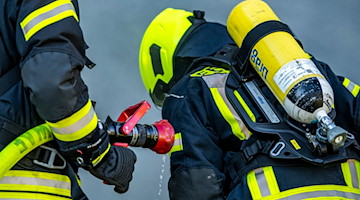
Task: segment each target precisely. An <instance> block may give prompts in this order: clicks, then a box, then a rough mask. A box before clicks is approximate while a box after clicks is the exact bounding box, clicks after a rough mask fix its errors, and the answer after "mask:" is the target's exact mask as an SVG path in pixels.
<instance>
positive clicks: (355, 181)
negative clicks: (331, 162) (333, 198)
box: [348, 161, 360, 188]
mask: <svg viewBox="0 0 360 200" xmlns="http://www.w3.org/2000/svg"><path fill="white" fill-rule="evenodd" d="M348 164H349V168H350V174H351V180H352V186H353V187H354V188H359V178H358V173H360V172H358V171H357V169H356V165H355V162H354V161H353V162H348Z"/></svg>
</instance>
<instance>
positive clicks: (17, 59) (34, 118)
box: [0, 0, 98, 199]
mask: <svg viewBox="0 0 360 200" xmlns="http://www.w3.org/2000/svg"><path fill="white" fill-rule="evenodd" d="M86 48H87V45H86V43H85V42H84V38H83V33H82V30H81V28H80V26H79V9H78V2H77V0H56V1H55V0H41V1H32V0H31V1H30V0H2V1H1V2H0V57H1V59H0V82H1V85H0V87H1V90H0V91H1V93H2V95H0V111H1V112H0V149H2V148H3V147H4V146H6V145H7V144H8V143H9V142H11V141H12V140H13V139H14V138H15V137H17V136H18V135H20V134H21V133H22V132H24V131H25V130H28V129H30V128H32V127H34V126H36V125H39V124H42V123H44V122H46V123H47V124H49V125H50V127H51V129H52V130H53V132H54V135H55V138H56V139H57V140H58V141H59V144H60V147H61V143H62V142H63V143H64V144H65V143H67V142H73V141H78V140H80V139H82V138H84V137H86V136H88V135H90V134H91V133H93V132H95V131H96V130H97V121H98V119H97V116H96V114H95V112H94V110H93V107H92V104H91V101H90V100H89V95H88V89H87V86H86V85H85V84H84V82H83V80H82V78H81V76H80V71H81V70H82V69H83V66H84V65H92V63H91V62H90V61H89V60H88V59H87V58H86V56H85V50H86ZM9 80H10V81H9ZM14 80H16V81H14ZM5 82H6V83H9V82H13V83H12V84H10V85H9V84H3V83H5ZM5 85H7V87H5ZM50 146H53V147H54V148H55V147H57V145H56V144H53V145H50ZM27 164H29V163H27ZM29 165H30V166H28V165H21V164H20V165H17V166H15V167H14V169H17V170H10V172H8V173H7V174H5V176H4V178H3V179H2V180H0V198H11V197H19V196H22V197H23V198H26V199H33V198H34V197H37V198H39V199H45V198H47V199H85V197H84V195H83V193H82V192H81V190H80V189H79V188H78V186H77V182H78V180H77V177H76V175H75V172H74V171H73V169H72V167H70V165H67V167H66V168H64V169H57V170H55V169H48V168H43V167H39V166H36V165H34V164H33V163H32V162H30V164H29ZM75 171H76V168H75ZM14 177H16V178H14ZM44 177H47V178H46V179H44ZM16 180H19V181H18V182H16ZM5 191H6V192H5Z"/></svg>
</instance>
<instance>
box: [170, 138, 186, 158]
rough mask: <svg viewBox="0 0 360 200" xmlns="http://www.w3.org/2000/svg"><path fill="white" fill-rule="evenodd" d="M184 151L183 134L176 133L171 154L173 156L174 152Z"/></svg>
mask: <svg viewBox="0 0 360 200" xmlns="http://www.w3.org/2000/svg"><path fill="white" fill-rule="evenodd" d="M182 150H183V144H182V137H181V133H175V136H174V144H173V146H172V148H171V150H170V152H169V154H170V155H171V154H172V153H173V152H176V151H182Z"/></svg>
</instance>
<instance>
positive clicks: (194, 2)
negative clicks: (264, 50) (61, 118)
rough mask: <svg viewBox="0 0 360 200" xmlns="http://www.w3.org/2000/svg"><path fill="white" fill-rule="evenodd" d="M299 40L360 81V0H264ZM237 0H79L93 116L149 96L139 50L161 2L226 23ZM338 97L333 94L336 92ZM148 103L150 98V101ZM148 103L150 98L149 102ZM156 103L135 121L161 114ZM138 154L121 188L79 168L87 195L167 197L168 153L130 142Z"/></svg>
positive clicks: (116, 111) (115, 112)
mask: <svg viewBox="0 0 360 200" xmlns="http://www.w3.org/2000/svg"><path fill="white" fill-rule="evenodd" d="M265 1H266V2H267V3H268V4H269V5H270V6H271V7H272V8H273V10H274V11H275V13H276V14H277V15H278V17H279V18H280V19H281V20H282V21H283V22H285V23H287V24H288V25H289V26H290V27H291V29H292V31H293V32H294V33H295V34H296V36H297V37H298V38H299V39H300V40H301V41H302V43H303V45H304V49H305V50H306V51H308V52H310V53H312V54H313V55H314V56H315V57H317V58H318V59H320V60H322V61H325V62H326V63H328V64H329V65H330V66H331V67H332V69H333V70H334V71H335V72H336V73H338V74H340V75H343V76H347V77H348V78H350V79H351V80H353V81H355V82H357V83H360V78H359V75H360V72H359V70H360V66H359V65H360V50H359V48H360V38H359V37H360V12H359V11H360V1H359V0H343V1H340V0H300V1H299V0H265ZM239 2H240V1H239V0H226V1H225V0H127V1H120V0H104V1H97V0H84V1H80V17H81V21H80V22H81V26H82V28H83V31H84V35H85V40H86V41H87V43H88V45H89V47H90V48H89V50H88V56H89V57H90V59H92V60H93V62H95V63H96V64H97V66H96V67H95V68H94V69H92V70H89V69H85V70H84V73H83V78H84V79H85V81H86V83H87V85H88V86H89V91H90V96H91V98H92V99H93V100H95V101H96V102H97V105H96V110H97V113H98V115H99V117H100V118H101V119H102V120H105V118H106V117H107V116H110V117H112V118H113V119H117V117H118V116H119V114H120V113H121V112H122V111H123V110H124V109H126V108H127V107H129V106H131V105H134V104H136V103H138V102H140V101H142V100H147V101H149V102H151V99H150V98H149V96H148V94H147V91H146V90H145V88H144V86H143V84H142V80H141V77H140V73H139V69H138V50H139V46H140V42H141V39H142V35H143V33H144V31H145V29H146V27H147V26H148V24H149V23H150V21H151V20H152V19H153V18H154V17H155V16H156V15H157V14H158V13H159V12H161V11H162V10H163V9H165V8H168V7H172V8H181V9H186V10H189V11H192V10H203V11H205V13H206V14H205V18H206V19H207V20H208V21H215V22H219V23H223V24H226V19H227V16H228V14H229V12H230V11H231V9H232V8H233V7H234V6H235V5H237V4H238V3H239ZM335 98H336V97H335ZM151 103H152V102H151ZM152 105H153V104H152ZM160 118H161V112H160V110H158V109H156V108H155V107H154V106H153V107H152V109H151V110H150V111H149V112H148V113H147V114H146V115H145V116H144V117H143V119H142V120H141V121H140V123H142V124H151V123H153V122H155V121H158V120H160ZM131 149H132V150H134V151H135V153H136V154H137V157H138V161H137V163H136V166H135V168H136V169H135V172H134V177H133V181H132V182H131V184H130V189H129V191H128V192H127V193H125V194H121V195H120V194H116V193H115V192H113V188H112V187H110V186H107V185H104V184H102V181H100V180H98V179H95V178H93V177H92V176H90V175H89V174H88V173H87V172H85V171H80V176H81V178H82V183H83V189H84V190H85V193H86V194H87V195H88V196H89V198H90V199H91V200H98V199H101V200H108V199H109V200H110V199H111V200H115V199H133V200H140V199H141V200H143V199H144V200H167V199H168V192H167V181H168V179H169V157H168V156H167V155H159V154H156V153H155V152H153V151H151V150H149V149H143V148H131Z"/></svg>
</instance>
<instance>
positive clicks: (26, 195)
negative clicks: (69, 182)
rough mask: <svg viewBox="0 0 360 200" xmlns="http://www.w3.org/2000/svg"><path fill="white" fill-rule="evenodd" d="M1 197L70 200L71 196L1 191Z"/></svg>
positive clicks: (25, 199)
mask: <svg viewBox="0 0 360 200" xmlns="http://www.w3.org/2000/svg"><path fill="white" fill-rule="evenodd" d="M0 198H1V199H11V200H30V199H34V200H50V199H51V200H69V199H71V198H66V197H59V196H53V195H48V194H40V193H28V192H0Z"/></svg>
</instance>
